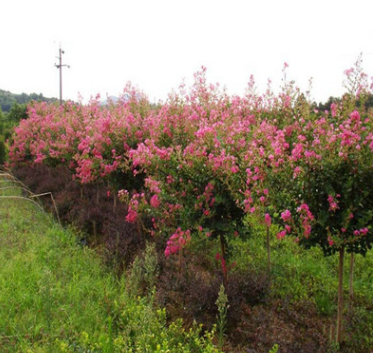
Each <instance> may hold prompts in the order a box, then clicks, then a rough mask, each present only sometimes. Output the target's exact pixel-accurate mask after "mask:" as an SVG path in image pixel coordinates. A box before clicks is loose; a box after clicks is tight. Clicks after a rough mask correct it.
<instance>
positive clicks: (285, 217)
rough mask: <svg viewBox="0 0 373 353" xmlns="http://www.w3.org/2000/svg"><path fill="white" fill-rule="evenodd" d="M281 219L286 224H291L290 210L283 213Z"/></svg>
mask: <svg viewBox="0 0 373 353" xmlns="http://www.w3.org/2000/svg"><path fill="white" fill-rule="evenodd" d="M281 218H282V220H283V221H284V222H289V221H290V220H291V212H290V211H289V210H285V211H284V212H281Z"/></svg>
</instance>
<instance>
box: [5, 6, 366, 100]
mask: <svg viewBox="0 0 373 353" xmlns="http://www.w3.org/2000/svg"><path fill="white" fill-rule="evenodd" d="M372 10H373V2H372V1H371V0H354V1H352V0H349V1H345V0H339V1H337V0H312V1H310V0H308V1H305V0H246V1H245V0H211V1H210V0H132V1H129V0H87V1H85V0H60V1H56V0H2V1H1V4H0V38H1V40H0V46H1V51H0V53H1V55H0V89H4V90H8V91H11V92H13V93H22V92H25V93H32V92H35V93H43V94H44V96H46V97H51V96H54V97H58V96H59V75H58V70H57V68H56V67H54V64H55V63H57V59H56V56H58V49H59V45H60V43H61V45H62V48H63V50H64V51H65V55H64V56H63V60H64V63H66V64H69V65H71V68H70V69H64V73H63V90H64V92H63V98H64V99H73V100H77V99H78V93H81V94H82V96H83V97H84V98H85V99H89V98H90V96H92V95H93V96H94V95H96V94H97V93H100V94H101V95H102V96H103V97H105V96H106V94H109V95H120V93H121V92H122V91H123V88H124V86H125V84H126V83H127V81H131V82H132V83H133V84H134V85H135V86H138V87H139V88H140V89H141V90H143V91H144V92H145V93H146V94H147V95H148V96H149V98H150V99H151V100H153V101H154V100H158V99H165V98H166V97H167V94H168V93H169V92H171V90H172V89H177V88H178V86H179V84H180V83H181V82H182V80H183V78H185V79H186V83H187V84H190V83H192V81H193V73H195V72H196V71H198V70H199V69H200V67H201V65H204V66H205V67H207V77H208V80H209V81H210V82H212V83H216V82H219V83H220V84H221V85H223V86H226V87H227V88H228V92H230V93H235V94H243V92H244V90H245V88H246V85H247V82H248V81H249V78H250V75H251V74H253V75H254V76H255V79H256V81H257V84H258V87H259V91H260V92H262V91H264V89H265V87H266V82H267V79H271V80H272V81H273V83H274V87H277V86H279V84H280V80H281V77H282V72H281V70H282V67H283V64H284V62H287V63H288V64H289V68H288V78H290V79H294V80H296V82H297V83H298V85H299V86H300V87H301V89H303V90H306V89H307V87H308V80H309V78H310V77H313V90H312V97H313V99H314V100H316V101H317V102H318V101H325V100H327V98H328V97H329V96H331V95H333V96H337V95H340V94H341V93H342V92H343V89H342V81H343V78H344V77H343V71H344V70H345V69H348V68H350V67H351V66H353V63H354V62H355V61H356V58H357V57H358V55H359V53H360V52H362V53H363V68H364V71H365V72H367V73H368V74H369V76H373V39H372V36H373V19H372Z"/></svg>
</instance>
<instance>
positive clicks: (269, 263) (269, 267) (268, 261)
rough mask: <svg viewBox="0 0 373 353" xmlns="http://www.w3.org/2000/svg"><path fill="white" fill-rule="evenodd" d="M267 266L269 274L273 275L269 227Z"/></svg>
mask: <svg viewBox="0 0 373 353" xmlns="http://www.w3.org/2000/svg"><path fill="white" fill-rule="evenodd" d="M267 266H268V274H270V273H271V248H270V239H269V227H268V226H267Z"/></svg>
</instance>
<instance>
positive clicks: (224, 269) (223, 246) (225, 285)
mask: <svg viewBox="0 0 373 353" xmlns="http://www.w3.org/2000/svg"><path fill="white" fill-rule="evenodd" d="M220 247H221V256H222V260H221V267H222V271H223V285H224V288H227V286H228V273H227V267H226V263H225V253H226V249H225V239H224V236H223V235H221V234H220Z"/></svg>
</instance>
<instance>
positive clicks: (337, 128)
mask: <svg viewBox="0 0 373 353" xmlns="http://www.w3.org/2000/svg"><path fill="white" fill-rule="evenodd" d="M358 87H359V91H358V92H350V93H349V94H348V95H345V97H344V99H343V100H342V102H341V103H340V104H338V105H336V104H333V105H332V107H331V111H330V112H320V113H319V112H314V113H312V112H311V113H310V114H309V116H308V117H307V119H304V118H303V117H300V119H297V120H298V121H297V124H296V125H297V126H299V128H297V129H294V128H293V132H292V134H293V136H294V137H295V136H296V138H295V139H294V141H293V143H292V144H291V145H290V146H289V150H288V153H287V154H285V156H286V162H285V163H284V164H283V167H282V169H281V171H280V172H279V173H278V174H277V175H273V180H274V184H276V182H277V183H278V182H279V181H280V180H281V182H282V184H281V188H282V190H280V189H279V188H277V192H278V196H279V197H277V207H278V208H282V209H283V211H282V212H281V213H280V214H279V215H278V218H279V219H280V222H281V223H282V224H283V226H284V228H283V230H282V231H281V232H280V233H279V237H283V236H285V235H286V234H292V235H295V236H296V240H297V241H298V242H299V244H300V245H302V246H304V247H305V248H309V247H312V246H321V248H322V249H323V251H324V254H325V255H331V254H334V253H336V252H337V253H338V254H339V289H338V318H337V324H338V325H337V341H338V342H341V340H342V311H343V263H344V254H345V252H346V251H347V252H348V253H355V254H356V253H359V254H362V255H364V254H365V253H366V252H367V251H368V250H369V249H371V247H372V243H373V189H372V188H371V187H370V183H371V180H372V178H373V134H372V128H373V117H372V116H371V115H370V114H368V113H367V112H365V111H364V110H363V109H361V111H358V110H356V101H357V99H361V96H362V95H363V94H364V91H363V89H362V87H361V85H359V86H358ZM296 125H294V124H293V126H296ZM294 134H295V135H294ZM286 181H288V182H286ZM274 189H275V188H274Z"/></svg>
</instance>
